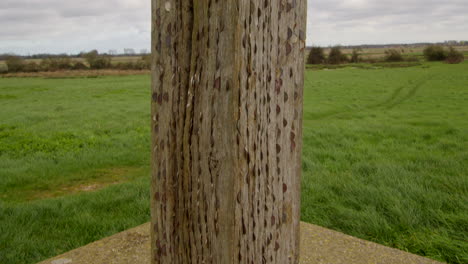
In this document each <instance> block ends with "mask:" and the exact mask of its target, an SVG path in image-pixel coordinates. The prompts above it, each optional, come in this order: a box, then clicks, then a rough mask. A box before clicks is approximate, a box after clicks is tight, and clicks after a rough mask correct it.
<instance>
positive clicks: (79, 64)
mask: <svg viewBox="0 0 468 264" xmlns="http://www.w3.org/2000/svg"><path fill="white" fill-rule="evenodd" d="M72 69H73V70H86V69H88V66H86V65H85V64H84V63H82V62H81V61H77V62H75V63H74V64H73V68H72Z"/></svg>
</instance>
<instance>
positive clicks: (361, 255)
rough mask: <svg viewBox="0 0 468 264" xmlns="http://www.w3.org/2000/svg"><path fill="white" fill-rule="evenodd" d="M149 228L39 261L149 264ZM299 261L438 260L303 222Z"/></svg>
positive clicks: (407, 263) (378, 263)
mask: <svg viewBox="0 0 468 264" xmlns="http://www.w3.org/2000/svg"><path fill="white" fill-rule="evenodd" d="M149 230H150V226H149V223H146V224H144V225H141V226H138V227H136V228H133V229H129V230H127V231H124V232H122V233H119V234H116V235H113V236H111V237H108V238H104V239H102V240H99V241H97V242H94V243H91V244H89V245H86V246H84V247H81V248H78V249H75V250H72V251H70V252H67V253H65V254H62V255H60V256H57V257H55V258H52V259H49V260H46V261H43V262H40V263H38V264H150V261H149V260H150V257H149V254H150V238H149ZM300 263H301V264H441V262H437V261H434V260H431V259H428V258H424V257H420V256H417V255H413V254H410V253H407V252H404V251H401V250H397V249H393V248H389V247H385V246H382V245H379V244H376V243H372V242H369V241H365V240H361V239H357V238H354V237H351V236H348V235H345V234H342V233H339V232H336V231H332V230H329V229H326V228H323V227H319V226H315V225H311V224H306V223H301V261H300ZM187 264H189V263H187ZM220 264H221V263H220Z"/></svg>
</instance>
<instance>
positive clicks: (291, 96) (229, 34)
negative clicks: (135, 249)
mask: <svg viewBox="0 0 468 264" xmlns="http://www.w3.org/2000/svg"><path fill="white" fill-rule="evenodd" d="M152 5H153V7H152V24H153V26H152V36H153V38H152V52H153V69H152V107H151V110H152V198H151V200H152V203H151V210H152V238H151V240H152V257H153V260H152V262H153V263H158V264H159V263H174V264H178V263H180V264H187V263H194V264H195V263H196V264H198V263H215V264H217V263H222V264H224V263H226V264H230V263H249V264H250V263H255V264H257V263H281V264H284V263H298V259H299V258H298V254H299V212H300V208H299V207H300V203H299V202H300V173H301V159H300V155H301V146H302V140H301V139H302V91H303V74H304V64H303V62H304V48H305V24H306V10H307V7H306V0H288V1H286V0H272V1H246V0H240V1H220V0H199V1H198V0H195V1H187V0H168V1H156V0H153V1H152Z"/></svg>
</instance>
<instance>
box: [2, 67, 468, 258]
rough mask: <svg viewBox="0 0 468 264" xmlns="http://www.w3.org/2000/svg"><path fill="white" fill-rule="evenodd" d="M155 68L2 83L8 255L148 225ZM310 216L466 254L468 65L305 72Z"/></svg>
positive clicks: (414, 246) (437, 254) (50, 251)
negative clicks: (152, 76) (116, 74)
mask: <svg viewBox="0 0 468 264" xmlns="http://www.w3.org/2000/svg"><path fill="white" fill-rule="evenodd" d="M149 82H150V79H149V76H127V77H99V78H78V79H77V78H75V79H41V78H12V79H9V78H4V79H1V78H0V110H1V111H0V263H2V264H13V263H35V262H37V261H39V260H42V259H45V258H48V257H51V256H54V255H57V254H60V253H62V252H64V251H68V250H70V249H73V248H76V247H79V246H81V245H84V244H87V243H89V242H92V241H95V240H97V239H99V238H102V237H106V236H109V235H112V234H114V233H116V232H119V231H122V230H125V229H127V228H130V227H133V226H136V225H138V224H141V223H144V222H147V221H149V167H148V164H149V155H150V146H149V145H150V139H149V133H150V131H149V101H150V91H149ZM304 101H305V105H304V155H303V181H302V182H303V185H302V220H303V221H306V222H311V223H314V224H318V225H321V226H325V227H329V228H332V229H335V230H339V231H342V232H344V233H347V234H350V235H353V236H357V237H360V238H364V239H368V240H372V241H376V242H378V243H381V244H384V245H388V246H392V247H397V248H400V249H403V250H407V251H410V252H413V253H416V254H420V255H424V256H428V257H431V258H434V259H437V260H442V261H446V262H449V263H468V242H467V241H468V176H467V175H468V168H467V166H468V63H467V62H465V63H463V64H460V65H446V64H441V63H430V64H424V65H422V66H414V67H408V68H379V69H371V68H363V69H357V68H343V69H336V70H321V71H318V70H313V71H312V70H310V71H307V73H306V85H305V98H304Z"/></svg>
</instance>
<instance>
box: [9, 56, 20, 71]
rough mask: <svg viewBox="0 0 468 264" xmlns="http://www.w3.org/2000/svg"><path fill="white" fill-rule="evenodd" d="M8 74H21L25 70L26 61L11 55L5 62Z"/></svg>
mask: <svg viewBox="0 0 468 264" xmlns="http://www.w3.org/2000/svg"><path fill="white" fill-rule="evenodd" d="M5 63H6V65H7V66H8V72H20V71H22V70H23V68H24V60H23V59H22V58H21V57H19V56H14V55H9V56H7V57H6V60H5Z"/></svg>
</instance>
